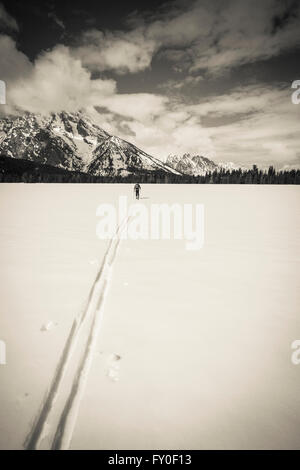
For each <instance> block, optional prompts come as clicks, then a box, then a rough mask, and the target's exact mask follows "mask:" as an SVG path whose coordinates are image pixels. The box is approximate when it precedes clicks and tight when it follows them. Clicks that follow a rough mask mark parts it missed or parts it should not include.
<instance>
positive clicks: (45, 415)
mask: <svg viewBox="0 0 300 470" xmlns="http://www.w3.org/2000/svg"><path fill="white" fill-rule="evenodd" d="M127 222H128V219H126V220H124V221H123V222H122V223H121V224H120V225H119V227H118V228H117V231H116V234H115V236H114V237H113V238H111V239H110V242H109V245H108V248H107V250H106V252H105V255H104V258H103V262H102V264H101V267H100V269H99V271H98V273H97V276H96V278H95V281H94V283H93V285H92V287H91V289H90V292H89V295H88V298H87V301H86V304H85V308H84V309H83V311H82V312H81V314H80V315H79V316H78V317H76V318H75V320H74V322H73V324H72V327H71V330H70V333H69V336H68V339H67V341H66V344H65V347H64V349H63V352H62V355H61V357H60V360H59V362H58V365H57V367H56V370H55V373H54V377H53V379H52V382H51V384H50V387H49V389H48V392H47V393H46V397H45V399H44V400H43V403H42V406H41V409H40V411H39V413H38V416H37V418H36V420H35V422H34V424H33V426H32V429H31V431H30V433H29V435H28V436H27V438H26V440H25V442H24V448H25V449H28V450H29V449H38V448H39V446H40V444H41V441H42V440H43V438H44V436H45V433H46V429H47V425H48V424H49V423H50V421H51V414H54V411H55V406H54V405H55V402H56V399H57V398H58V396H59V391H60V389H61V388H62V383H63V379H64V377H65V374H66V370H67V366H68V364H69V363H70V360H71V358H72V356H73V353H74V351H75V349H76V345H77V343H78V340H79V337H80V332H81V330H82V325H83V323H84V322H85V321H88V319H89V318H92V324H91V327H90V330H89V338H88V341H87V344H86V347H85V352H84V355H83V358H82V360H81V361H80V364H79V366H78V368H77V372H76V375H75V377H74V380H73V384H72V387H71V392H70V394H69V398H68V399H67V401H66V403H65V406H64V410H63V413H62V416H61V418H60V421H59V425H58V428H57V429H56V431H55V430H54V431H55V437H54V441H53V444H52V448H53V447H54V446H56V447H57V446H58V447H59V448H62V446H63V447H64V448H66V441H67V442H68V443H69V442H70V440H71V437H72V432H73V429H74V426H75V423H76V417H77V414H78V409H79V403H80V397H81V394H82V391H83V389H84V378H83V376H85V377H87V372H88V370H89V366H90V363H91V359H92V352H93V349H94V344H95V342H96V339H97V336H98V332H99V329H100V324H101V322H100V320H101V314H102V306H103V302H104V298H105V294H106V291H107V285H108V279H109V277H110V276H109V273H110V272H111V268H112V264H113V261H114V259H115V257H116V253H117V249H118V246H119V243H120V240H121V236H120V235H121V232H122V230H123V228H124V225H126V224H127ZM76 384H78V385H76ZM77 388H78V391H80V393H77V392H76V390H77ZM74 392H75V393H74ZM75 398H76V400H75ZM73 401H74V403H75V404H76V405H75V406H74V407H72V402H73ZM71 410H72V412H71V413H70V417H69V418H68V416H69V411H71ZM76 410H77V411H76ZM70 420H72V425H70V424H69V423H70ZM67 421H68V426H67V428H66V429H67V430H68V431H67V439H66V436H65V435H64V432H63V430H64V429H65V427H66V426H65V423H66V422H67Z"/></svg>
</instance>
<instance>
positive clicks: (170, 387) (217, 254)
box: [0, 184, 300, 449]
mask: <svg viewBox="0 0 300 470" xmlns="http://www.w3.org/2000/svg"><path fill="white" fill-rule="evenodd" d="M121 195H127V196H128V197H129V198H131V200H132V185H71V184H70V185H55V184H49V185H38V184H36V185H31V184H27V185H23V184H2V185H1V186H0V220H1V226H0V298H1V315H0V339H1V340H3V341H5V344H6V356H7V357H6V362H7V363H6V365H0V448H1V449H19V448H23V446H24V442H25V439H26V438H27V441H26V445H27V446H28V436H29V440H30V437H31V439H32V434H30V431H32V430H33V429H35V430H36V429H37V417H41V411H42V412H43V413H44V415H43V416H45V415H46V414H47V419H46V420H44V421H43V420H42V421H43V426H42V428H43V432H42V434H41V435H40V436H39V448H45V449H46V448H51V446H52V445H53V441H55V442H56V443H59V444H60V446H62V447H63V445H61V442H62V441H64V439H61V437H63V438H65V439H66V436H67V434H68V436H67V437H68V438H70V439H71V441H70V445H69V447H70V448H71V449H89V448H93V449H143V448H149V449H211V448H216V449H228V448H236V449H253V448H257V449H265V448H272V449H286V448H294V449H300V441H299V429H300V393H299V391H300V365H298V366H297V365H294V364H293V363H292V361H291V355H292V349H291V343H292V342H293V341H294V340H295V339H300V315H299V304H300V302H299V301H300V293H299V292H300V289H299V274H300V267H299V261H300V259H299V254H300V206H299V196H300V188H299V187H292V186H237V185H233V186H226V185H223V186H216V185H206V186H204V185H203V186H199V185H198V186H197V185H143V187H142V199H141V200H140V203H141V204H145V205H146V206H147V207H149V206H150V204H152V203H168V204H172V203H181V204H182V203H193V204H196V203H202V204H204V207H205V243H204V246H203V248H202V249H200V250H199V251H187V250H186V249H185V241H184V240H180V241H178V240H144V241H141V240H138V241H133V240H123V241H122V242H121V244H120V246H119V247H118V251H116V252H114V248H115V247H112V249H111V251H110V252H109V253H108V255H109V256H108V262H107V264H105V263H103V259H104V256H105V252H106V250H107V247H108V245H109V242H108V241H106V240H99V239H98V238H97V236H96V225H97V222H98V219H97V217H96V209H97V207H98V206H99V204H101V203H103V202H106V203H116V204H117V202H118V198H119V196H121ZM110 264H111V266H112V268H113V270H112V272H111V270H110V268H109V266H110ZM101 266H102V268H103V269H104V268H105V269H106V271H105V269H104V275H103V273H102V274H101V276H102V277H101V276H100V280H101V282H100V283H99V284H98V285H96V288H95V292H96V294H97V293H98V294H99V296H100V297H101V296H102V294H105V296H106V301H105V303H104V304H103V305H101V313H102V314H103V318H102V322H101V324H100V325H98V326H99V336H98V337H97V336H95V335H94V337H93V338H91V342H90V343H89V344H90V345H91V344H92V348H90V352H91V354H90V356H89V357H88V358H87V359H88V360H89V359H91V362H90V363H89V364H88V361H86V362H84V361H83V362H82V357H83V354H84V348H85V342H86V341H87V340H88V338H89V335H90V334H91V333H93V331H94V330H93V328H94V327H95V325H94V326H93V317H92V316H91V317H87V318H86V320H85V321H84V322H83V323H82V324H81V323H80V321H79V322H78V324H77V323H76V324H75V330H74V337H72V338H71V339H72V341H71V343H72V345H73V346H74V347H73V350H72V354H71V353H70V361H69V363H68V364H66V365H68V367H66V370H65V374H61V375H60V376H59V374H58V365H59V361H60V360H61V358H63V359H65V358H66V357H67V356H68V351H67V353H66V349H67V348H66V342H67V338H68V336H69V333H70V330H71V328H72V325H73V326H74V323H73V322H74V319H75V318H76V317H78V318H79V319H80V318H81V317H80V315H81V314H82V313H84V312H86V305H87V298H88V295H89V292H90V289H91V286H92V285H93V282H94V280H95V277H96V275H97V272H98V271H99V269H100V268H101ZM106 275H107V276H109V275H110V280H109V279H108V278H106V277H105V276H106ZM103 276H104V277H103ZM97 289H98V291H97ZM96 294H95V295H96ZM93 295H94V294H93ZM92 297H93V296H92ZM101 298H102V297H101ZM78 325H79V326H80V328H79V326H78ZM77 327H78V335H77V329H76V328H77ZM77 336H78V341H77V339H76V338H77ZM92 336H93V335H92ZM74 338H75V339H76V341H75V340H74ZM73 340H74V341H73ZM63 351H64V355H63V357H62V352H63ZM79 364H83V366H84V367H83V368H82V369H81V372H82V374H81V376H79V377H78V380H79V384H80V386H79V389H80V393H77V392H78V387H77V389H76V387H72V384H73V380H74V376H76V371H77V368H78V365H79ZM88 366H90V369H89V367H88ZM55 374H56V377H57V378H58V380H57V382H56V385H57V386H58V388H57V390H58V393H57V395H56V396H55V393H54V391H53V390H54V389H51V390H50V392H51V393H52V395H51V396H52V398H55V399H53V400H52V401H53V403H52V402H51V400H50V402H51V403H50V405H49V407H48V408H49V409H47V410H45V408H44V409H42V408H41V405H42V404H43V403H44V405H45V403H46V399H47V396H48V398H49V395H47V390H49V387H50V384H51V382H52V380H53V377H55ZM57 374H58V375H57ZM52 385H53V383H52ZM77 385H78V384H77ZM54 388H55V387H54ZM76 390H77V392H76ZM70 391H71V392H72V391H73V392H74V391H75V392H76V393H77V394H76V393H75V392H74V396H72V397H71V398H72V399H70ZM48 403H49V402H48ZM68 403H71V405H72V406H67V405H68ZM49 410H50V411H49ZM66 410H67V411H70V410H71V413H70V415H68V420H67V427H66V428H63V435H62V436H61V435H60V433H59V432H57V430H58V431H59V429H62V427H60V428H59V427H58V423H62V422H63V420H61V414H62V413H63V412H66ZM43 416H42V417H43ZM46 421H47V422H46ZM44 424H46V426H44ZM67 440H68V439H67ZM31 443H32V441H31ZM55 446H56V444H55V445H54V447H55ZM57 446H58V447H59V445H57ZM67 447H68V445H67Z"/></svg>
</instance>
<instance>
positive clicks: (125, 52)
mask: <svg viewBox="0 0 300 470" xmlns="http://www.w3.org/2000/svg"><path fill="white" fill-rule="evenodd" d="M81 41H82V44H81V45H80V46H79V47H76V48H74V49H73V53H74V55H75V56H77V57H79V58H80V59H81V61H82V63H83V65H84V66H86V67H88V68H89V69H90V70H93V71H100V72H102V71H104V70H115V71H116V72H118V73H126V72H130V73H134V72H139V71H141V70H145V69H146V68H148V67H149V66H150V64H151V60H152V56H153V53H154V50H155V48H156V45H155V42H154V41H152V40H150V39H148V40H147V39H146V38H145V37H144V34H143V32H142V31H140V30H137V31H132V32H128V33H124V32H114V33H110V32H108V33H103V32H102V31H99V30H95V29H92V30H90V31H87V32H86V33H84V35H83V36H82V38H81Z"/></svg>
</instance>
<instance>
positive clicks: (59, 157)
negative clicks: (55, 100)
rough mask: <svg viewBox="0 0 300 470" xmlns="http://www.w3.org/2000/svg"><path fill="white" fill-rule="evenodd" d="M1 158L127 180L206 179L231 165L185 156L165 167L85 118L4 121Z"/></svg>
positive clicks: (36, 117) (63, 116)
mask: <svg viewBox="0 0 300 470" xmlns="http://www.w3.org/2000/svg"><path fill="white" fill-rule="evenodd" d="M0 154H1V155H4V156H7V157H11V158H16V159H25V160H29V161H32V162H36V163H38V164H44V165H51V166H54V167H58V168H61V169H64V170H68V171H77V172H84V173H88V174H90V175H93V176H110V177H115V176H121V177H123V176H128V175H138V174H141V173H151V172H161V173H167V174H174V175H181V174H187V175H193V176H199V175H205V174H206V173H207V172H209V171H214V170H217V171H219V170H221V169H222V168H225V169H228V170H233V169H236V168H237V167H235V166H234V164H233V163H230V162H229V163H219V164H217V163H215V162H213V161H212V160H210V159H208V158H206V157H203V156H199V155H194V156H191V155H190V154H188V153H186V154H184V155H182V156H177V155H169V157H168V158H167V161H166V163H163V162H162V161H160V160H159V159H157V158H154V157H152V156H151V155H148V154H147V153H146V152H144V151H142V150H140V149H139V148H138V147H136V146H135V145H133V144H131V143H129V142H127V141H125V140H123V139H120V138H119V137H116V136H113V135H110V134H108V133H107V132H106V131H104V130H103V129H101V128H100V127H99V126H98V125H96V124H95V123H93V122H92V120H91V118H90V117H89V116H88V115H87V114H86V113H84V112H75V113H67V112H61V113H55V114H52V115H50V116H47V117H45V116H41V115H35V114H31V113H26V114H24V115H22V116H9V117H3V118H2V119H0Z"/></svg>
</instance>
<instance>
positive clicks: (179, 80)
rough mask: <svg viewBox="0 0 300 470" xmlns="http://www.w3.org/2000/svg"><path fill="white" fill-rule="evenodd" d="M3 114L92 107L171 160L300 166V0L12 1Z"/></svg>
mask: <svg viewBox="0 0 300 470" xmlns="http://www.w3.org/2000/svg"><path fill="white" fill-rule="evenodd" d="M0 31H1V34H0V79H2V80H5V81H6V85H7V105H6V106H3V105H2V106H1V110H0V111H1V113H3V112H4V113H12V112H13V113H16V112H24V111H31V112H39V113H49V112H58V111H61V110H65V111H76V110H79V109H82V108H86V109H88V111H89V113H90V114H92V116H93V118H94V119H95V121H96V122H97V123H98V124H99V125H101V126H102V127H103V128H104V129H105V130H106V131H108V132H110V133H112V134H116V135H118V136H120V137H122V138H124V139H126V140H129V141H130V142H132V143H134V144H136V145H137V146H138V147H140V148H141V149H143V150H145V151H146V152H148V153H150V154H152V155H154V156H156V157H158V158H161V159H162V160H165V158H166V157H167V156H168V155H169V154H174V153H176V154H183V153H186V152H190V153H192V154H198V155H205V156H208V157H211V158H213V159H214V160H215V161H232V162H235V163H238V164H241V165H244V166H249V165H251V164H253V163H257V164H258V165H259V166H267V165H269V164H274V165H275V166H276V167H277V168H282V167H284V166H285V165H290V166H295V167H299V166H300V145H299V144H300V133H299V124H300V105H295V104H292V101H291V95H292V92H293V91H294V90H293V89H292V88H291V84H292V82H293V81H294V80H297V79H298V80H299V79H300V65H299V64H300V2H299V1H297V0H296V1H293V0H264V1H261V0H260V1H259V0H251V1H250V0H178V1H176V0H175V1H157V0H152V1H143V2H137V1H128V2H120V4H117V3H115V2H111V1H99V0H98V1H91V0H84V1H83V0H81V1H79V0H72V1H71V0H65V1H62V0H61V1H58V0H55V1H54V0H49V1H42V2H41V1H37V0H36V1H26V2H24V1H21V0H8V1H6V0H3V1H2V3H0Z"/></svg>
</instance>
